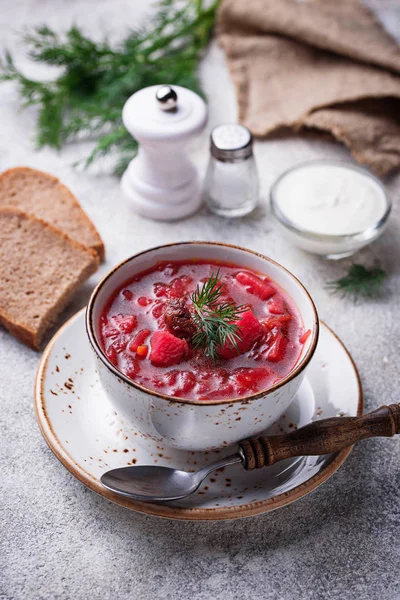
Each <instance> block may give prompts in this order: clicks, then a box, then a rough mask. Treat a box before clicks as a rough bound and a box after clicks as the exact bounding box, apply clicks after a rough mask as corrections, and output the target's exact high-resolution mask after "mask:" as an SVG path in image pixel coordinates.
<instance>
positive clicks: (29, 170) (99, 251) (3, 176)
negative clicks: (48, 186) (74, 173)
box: [0, 166, 105, 261]
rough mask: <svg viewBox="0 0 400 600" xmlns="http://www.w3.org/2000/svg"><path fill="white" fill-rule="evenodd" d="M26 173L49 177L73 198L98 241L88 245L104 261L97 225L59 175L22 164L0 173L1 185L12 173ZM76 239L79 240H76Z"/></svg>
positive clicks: (102, 246)
mask: <svg viewBox="0 0 400 600" xmlns="http://www.w3.org/2000/svg"><path fill="white" fill-rule="evenodd" d="M24 173H29V174H31V175H33V176H35V175H40V176H41V177H43V178H45V179H47V180H48V181H51V182H52V183H53V184H54V185H56V186H59V188H60V189H62V190H63V192H64V193H65V194H66V195H67V196H68V197H69V199H70V200H71V202H72V204H74V205H75V207H76V208H77V209H78V210H79V212H80V215H81V218H82V221H84V222H85V224H86V226H87V227H88V228H89V229H90V231H91V233H92V235H93V237H94V238H95V239H96V242H95V243H94V244H93V245H92V246H87V247H88V248H92V249H94V250H95V252H97V254H98V256H99V259H100V261H103V260H104V257H105V249H104V243H103V240H102V239H101V237H100V234H99V232H98V231H97V229H96V227H95V226H94V224H93V222H92V221H91V220H90V218H89V217H88V215H87V214H86V213H85V211H84V210H83V208H82V206H81V204H80V203H79V201H78V199H77V198H76V197H75V196H74V194H73V193H72V192H71V190H70V189H69V188H68V187H67V186H66V185H64V184H63V183H62V182H61V181H60V180H59V179H58V178H57V177H55V176H54V175H50V174H49V173H46V172H45V171H40V170H39V169H32V168H31V167H21V166H20V167H12V168H10V169H7V170H6V171H3V173H1V174H0V187H1V185H2V184H3V182H4V180H7V178H8V177H10V175H18V174H24ZM0 206H1V207H3V206H7V204H6V203H4V204H2V205H0ZM15 208H17V207H15ZM18 210H22V211H23V212H26V213H27V214H33V213H30V212H29V211H28V210H26V211H25V210H23V209H21V208H18ZM33 216H34V217H36V218H39V217H37V216H36V215H33ZM39 219H40V218H39ZM40 220H43V219H40ZM57 229H58V228H57ZM59 230H60V231H61V229H59ZM74 241H77V240H74Z"/></svg>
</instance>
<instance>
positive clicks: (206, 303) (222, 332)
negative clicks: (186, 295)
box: [191, 269, 246, 363]
mask: <svg viewBox="0 0 400 600" xmlns="http://www.w3.org/2000/svg"><path fill="white" fill-rule="evenodd" d="M223 287H224V286H223V284H222V283H221V282H220V270H219V269H218V270H217V272H216V273H215V274H214V273H212V274H211V276H210V277H209V279H207V281H206V282H205V283H204V284H203V286H202V287H201V288H200V286H199V285H198V286H197V288H196V290H195V291H194V292H193V294H192V296H191V300H192V303H193V308H194V311H193V315H192V318H193V320H194V322H195V324H196V327H197V332H196V333H195V334H194V336H193V338H192V343H193V346H194V347H195V348H202V349H203V352H204V354H205V356H208V358H210V359H211V360H212V361H213V362H214V363H215V362H216V360H217V358H218V357H219V349H220V348H221V347H222V346H224V345H225V344H227V343H228V344H229V345H230V346H232V347H233V348H235V349H237V350H238V351H239V349H238V342H239V341H240V333H239V330H238V327H237V325H236V324H235V321H237V320H238V319H239V318H240V315H241V314H242V313H243V312H244V311H245V310H246V308H245V307H244V306H237V305H236V304H235V303H234V302H220V299H221V296H222V294H223Z"/></svg>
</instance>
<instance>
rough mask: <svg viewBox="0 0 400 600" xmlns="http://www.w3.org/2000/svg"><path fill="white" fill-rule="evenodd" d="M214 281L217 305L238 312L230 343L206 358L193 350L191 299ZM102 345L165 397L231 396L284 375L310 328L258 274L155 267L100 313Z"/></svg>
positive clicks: (180, 264)
mask: <svg viewBox="0 0 400 600" xmlns="http://www.w3.org/2000/svg"><path fill="white" fill-rule="evenodd" d="M212 277H214V278H216V277H217V278H218V288H219V299H218V303H219V305H221V303H225V305H228V306H230V307H232V306H233V305H236V306H238V307H240V309H239V313H238V314H237V315H236V319H235V321H234V325H235V326H236V328H235V331H236V337H235V343H234V344H233V343H229V341H226V342H225V344H224V345H222V346H219V347H218V348H217V349H216V354H215V356H213V357H212V358H210V356H208V355H207V354H209V352H208V351H207V348H206V347H205V346H204V347H202V346H198V347H196V343H195V341H196V333H197V332H198V328H199V324H198V323H199V322H198V320H196V319H195V318H193V314H194V312H195V307H194V304H193V299H194V297H193V294H194V292H195V290H196V288H198V291H200V292H201V290H202V288H203V286H204V285H205V284H206V283H207V282H209V283H210V278H212ZM100 333H101V345H102V347H103V350H104V352H105V354H106V356H107V357H108V359H109V361H110V362H111V363H112V364H113V365H114V366H115V367H117V368H118V369H119V370H120V371H121V372H122V373H123V374H124V375H126V377H128V378H129V379H131V380H132V381H134V382H136V383H138V384H140V385H142V386H143V387H145V388H147V389H149V390H154V391H156V392H159V393H162V394H164V395H167V396H171V397H179V398H185V399H192V400H204V401H207V400H215V399H230V398H238V397H244V396H249V395H252V394H255V393H257V392H262V391H264V390H266V389H268V388H269V387H271V386H272V385H274V384H276V383H278V382H279V381H280V380H282V379H283V378H284V377H286V376H287V375H288V374H289V373H290V371H291V370H292V369H293V367H294V366H295V365H296V363H297V361H298V360H299V357H300V354H301V349H302V346H303V344H304V342H305V341H306V339H307V337H308V335H309V333H310V332H309V331H308V332H304V327H303V323H302V321H301V317H300V315H299V312H298V310H297V308H296V306H295V305H294V304H293V302H292V300H291V299H290V298H289V297H288V295H287V294H286V293H285V292H284V291H283V290H282V289H281V288H280V287H279V286H278V285H277V284H276V283H275V282H274V281H271V280H270V279H269V278H267V277H265V276H264V275H262V274H260V273H255V272H253V271H250V270H249V269H243V268H241V267H240V266H236V265H232V264H220V263H213V262H206V261H200V260H199V261H188V262H184V261H176V262H168V263H167V262H160V263H158V264H157V265H156V266H155V267H153V268H152V269H149V270H147V271H144V272H142V273H139V274H138V275H136V276H135V277H133V278H132V279H131V280H130V281H127V282H126V283H125V284H124V285H123V286H122V287H121V288H120V289H118V290H117V291H116V292H115V293H114V294H113V295H112V297H111V298H110V299H109V301H108V303H107V305H106V306H105V308H104V311H103V313H102V316H101V323H100Z"/></svg>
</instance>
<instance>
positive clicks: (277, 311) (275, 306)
mask: <svg viewBox="0 0 400 600" xmlns="http://www.w3.org/2000/svg"><path fill="white" fill-rule="evenodd" d="M268 310H269V312H270V313H271V315H283V313H284V312H285V305H284V303H283V298H282V296H280V295H279V294H275V296H274V297H273V298H271V300H270V301H269V302H268Z"/></svg>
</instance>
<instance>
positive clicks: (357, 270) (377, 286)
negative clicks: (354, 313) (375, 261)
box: [326, 264, 387, 298]
mask: <svg viewBox="0 0 400 600" xmlns="http://www.w3.org/2000/svg"><path fill="white" fill-rule="evenodd" d="M386 277H387V273H386V272H385V271H383V270H382V269H380V268H379V267H375V268H372V269H367V268H366V267H364V266H363V265H360V264H353V265H351V267H350V268H349V270H348V272H347V274H346V275H345V276H344V277H341V278H340V279H337V280H336V281H330V282H329V283H328V284H327V286H326V287H327V288H328V289H331V290H332V291H334V292H339V293H342V294H350V295H353V296H360V297H363V298H371V297H373V296H376V295H378V293H379V292H380V291H381V289H382V285H383V282H384V281H385V279H386Z"/></svg>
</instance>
